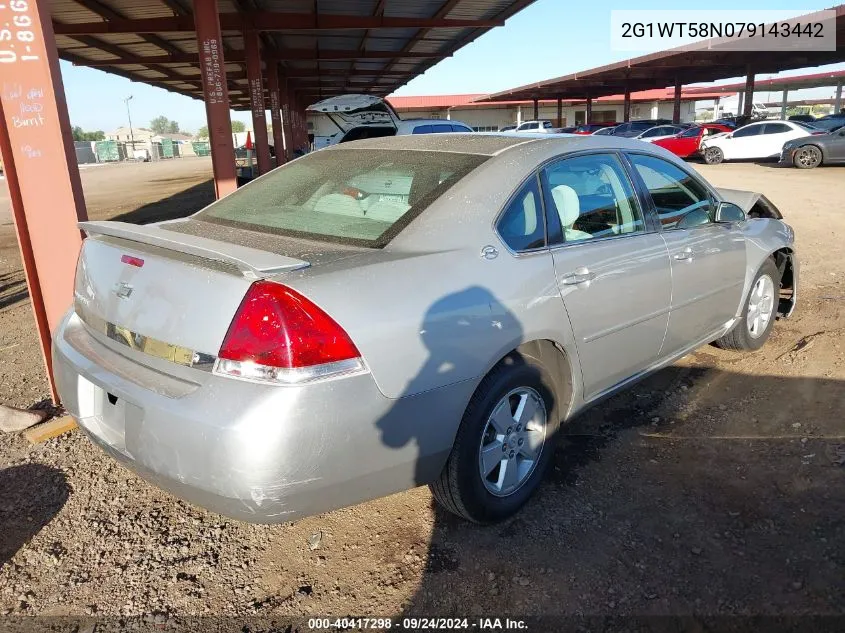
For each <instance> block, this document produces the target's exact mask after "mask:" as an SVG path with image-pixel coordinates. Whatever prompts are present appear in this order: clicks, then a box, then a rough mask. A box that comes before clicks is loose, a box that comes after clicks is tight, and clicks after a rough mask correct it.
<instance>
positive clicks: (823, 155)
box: [780, 117, 845, 169]
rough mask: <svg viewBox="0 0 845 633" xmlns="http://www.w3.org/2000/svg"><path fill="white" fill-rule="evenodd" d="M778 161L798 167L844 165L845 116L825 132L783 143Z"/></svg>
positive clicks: (810, 167) (811, 167)
mask: <svg viewBox="0 0 845 633" xmlns="http://www.w3.org/2000/svg"><path fill="white" fill-rule="evenodd" d="M780 163H781V164H782V165H794V166H795V167H798V168H799V169H813V168H814V167H818V166H819V165H837V164H839V165H845V117H841V118H840V122H839V127H837V128H834V129H833V130H831V131H830V132H828V133H827V134H815V135H813V136H805V137H804V138H796V139H793V140H791V141H787V142H786V143H784V144H783V150H782V151H781V155H780Z"/></svg>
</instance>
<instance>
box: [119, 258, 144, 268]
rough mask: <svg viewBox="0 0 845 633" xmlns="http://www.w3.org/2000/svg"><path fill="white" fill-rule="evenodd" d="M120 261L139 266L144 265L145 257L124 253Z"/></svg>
mask: <svg viewBox="0 0 845 633" xmlns="http://www.w3.org/2000/svg"><path fill="white" fill-rule="evenodd" d="M120 261H122V262H123V263H124V264H129V265H130V266H137V267H138V268H140V267H141V266H143V265H144V260H143V259H141V258H140V257H133V256H132V255H123V256H122V257H121V258H120Z"/></svg>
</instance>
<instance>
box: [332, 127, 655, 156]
mask: <svg viewBox="0 0 845 633" xmlns="http://www.w3.org/2000/svg"><path fill="white" fill-rule="evenodd" d="M541 144H542V145H544V146H548V148H549V149H550V150H551V149H553V150H554V151H555V152H556V153H564V152H574V151H579V150H589V149H632V150H637V151H643V150H644V149H648V147H646V148H644V147H643V145H645V144H644V143H643V142H642V141H639V140H637V139H632V138H620V137H616V136H583V135H577V134H539V133H537V134H534V133H530V132H528V133H526V132H472V133H470V132H465V133H452V134H407V135H403V136H384V137H379V138H370V139H363V140H360V141H351V142H349V143H340V144H338V145H332V146H330V147H327V148H325V149H321V150H320V151H321V152H342V151H349V150H353V149H376V150H411V151H431V152H459V153H463V154H478V155H482V156H497V155H499V154H502V153H505V152H507V151H508V150H510V149H512V148H515V147H517V146H526V145H531V146H539V145H541Z"/></svg>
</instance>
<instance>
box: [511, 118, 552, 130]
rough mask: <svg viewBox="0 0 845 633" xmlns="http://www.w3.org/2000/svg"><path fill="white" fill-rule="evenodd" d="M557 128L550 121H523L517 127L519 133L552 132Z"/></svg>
mask: <svg viewBox="0 0 845 633" xmlns="http://www.w3.org/2000/svg"><path fill="white" fill-rule="evenodd" d="M554 129H555V126H554V125H553V124H552V122H551V121H549V120H548V119H544V120H541V121H523V122H522V123H520V124H519V125H517V126H516V130H515V131H517V132H551V131H552V130H554Z"/></svg>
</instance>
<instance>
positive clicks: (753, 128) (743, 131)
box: [733, 125, 763, 138]
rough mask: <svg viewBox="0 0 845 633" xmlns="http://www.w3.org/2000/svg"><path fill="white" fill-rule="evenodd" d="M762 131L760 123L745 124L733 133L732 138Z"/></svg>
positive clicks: (754, 134) (753, 134) (752, 134)
mask: <svg viewBox="0 0 845 633" xmlns="http://www.w3.org/2000/svg"><path fill="white" fill-rule="evenodd" d="M762 131H763V126H762V125H746V126H745V127H741V128H739V129H738V130H737V131H736V132H734V133H733V135H734V138H742V137H743V136H756V135H757V134H760V133H762Z"/></svg>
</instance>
